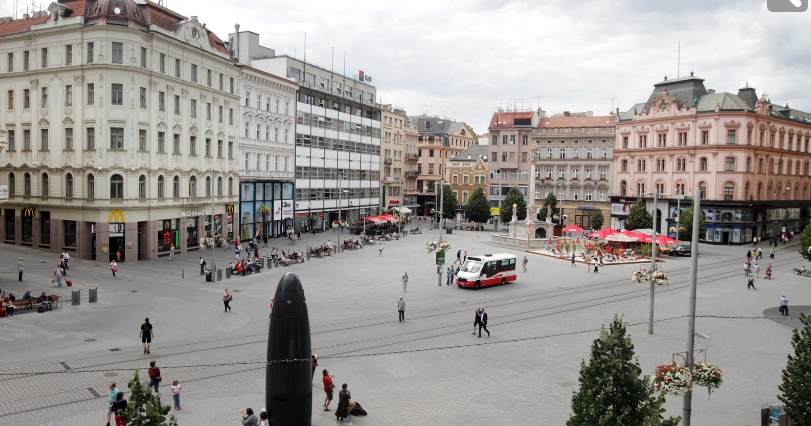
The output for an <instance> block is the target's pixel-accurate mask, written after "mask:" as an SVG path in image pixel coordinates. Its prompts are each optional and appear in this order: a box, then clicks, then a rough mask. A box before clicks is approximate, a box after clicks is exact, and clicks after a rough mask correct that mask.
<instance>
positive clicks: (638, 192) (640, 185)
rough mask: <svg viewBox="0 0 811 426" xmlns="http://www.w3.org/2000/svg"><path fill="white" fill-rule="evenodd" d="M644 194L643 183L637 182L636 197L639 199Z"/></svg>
mask: <svg viewBox="0 0 811 426" xmlns="http://www.w3.org/2000/svg"><path fill="white" fill-rule="evenodd" d="M643 194H645V182H639V183H637V184H636V196H637V197H641V196H643Z"/></svg>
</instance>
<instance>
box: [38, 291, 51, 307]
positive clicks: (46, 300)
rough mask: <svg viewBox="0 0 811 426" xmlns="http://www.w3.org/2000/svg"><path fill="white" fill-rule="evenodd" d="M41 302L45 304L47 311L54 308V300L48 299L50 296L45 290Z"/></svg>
mask: <svg viewBox="0 0 811 426" xmlns="http://www.w3.org/2000/svg"><path fill="white" fill-rule="evenodd" d="M39 302H40V303H42V305H43V306H45V310H46V311H52V310H53V302H51V301H50V300H49V299H48V296H47V295H46V294H45V292H44V291H43V292H42V294H41V295H40V296H39Z"/></svg>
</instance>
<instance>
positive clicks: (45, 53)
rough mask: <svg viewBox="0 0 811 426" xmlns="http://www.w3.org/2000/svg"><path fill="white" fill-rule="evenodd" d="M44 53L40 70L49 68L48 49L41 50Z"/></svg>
mask: <svg viewBox="0 0 811 426" xmlns="http://www.w3.org/2000/svg"><path fill="white" fill-rule="evenodd" d="M40 52H41V53H42V62H41V63H40V68H48V48H47V47H43V48H42V49H40Z"/></svg>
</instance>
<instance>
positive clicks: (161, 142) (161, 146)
mask: <svg viewBox="0 0 811 426" xmlns="http://www.w3.org/2000/svg"><path fill="white" fill-rule="evenodd" d="M158 152H160V153H165V152H166V132H158Z"/></svg>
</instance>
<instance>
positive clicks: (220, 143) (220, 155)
mask: <svg viewBox="0 0 811 426" xmlns="http://www.w3.org/2000/svg"><path fill="white" fill-rule="evenodd" d="M217 157H220V158H222V139H218V140H217Z"/></svg>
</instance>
